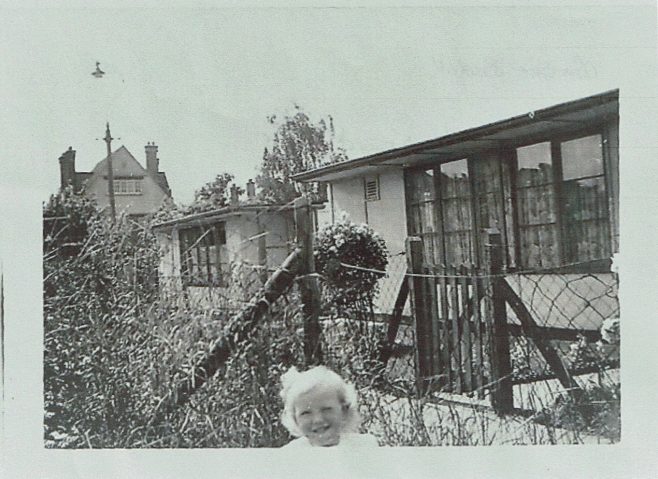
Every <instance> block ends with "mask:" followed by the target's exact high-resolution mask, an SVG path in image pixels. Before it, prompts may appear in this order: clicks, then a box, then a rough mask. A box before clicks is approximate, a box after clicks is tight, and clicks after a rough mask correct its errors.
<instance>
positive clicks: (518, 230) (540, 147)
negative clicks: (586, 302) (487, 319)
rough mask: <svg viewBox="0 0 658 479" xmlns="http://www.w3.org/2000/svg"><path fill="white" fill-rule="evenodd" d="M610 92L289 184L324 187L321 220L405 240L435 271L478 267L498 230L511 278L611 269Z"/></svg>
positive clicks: (614, 212) (614, 175)
mask: <svg viewBox="0 0 658 479" xmlns="http://www.w3.org/2000/svg"><path fill="white" fill-rule="evenodd" d="M618 97H619V95H618V91H616V90H615V91H610V92H606V93H602V94H599V95H595V96H591V97H587V98H583V99H580V100H576V101H572V102H569V103H564V104H560V105H556V106H552V107H549V108H545V109H541V110H536V111H533V112H529V113H525V114H523V115H519V116H516V117H514V118H510V119H506V120H503V121H499V122H496V123H492V124H488V125H485V126H481V127H477V128H473V129H470V130H465V131H461V132H458V133H454V134H450V135H447V136H444V137H441V138H437V139H434V140H429V141H425V142H422V143H416V144H413V145H409V146H404V147H401V148H396V149H394V150H389V151H384V152H381V153H376V154H373V155H369V156H366V157H363V158H357V159H354V160H351V161H347V162H343V163H338V164H333V165H329V166H326V167H323V168H319V169H315V170H311V171H307V172H304V173H301V174H298V175H296V176H295V180H297V181H301V182H305V181H322V182H327V183H329V213H330V214H331V217H332V218H336V217H337V215H338V214H339V212H341V211H343V212H346V213H347V214H348V215H349V216H350V217H351V218H352V220H354V221H358V222H366V223H368V224H370V225H371V226H372V227H373V228H374V229H375V230H376V231H378V232H379V233H380V234H382V235H383V237H384V239H385V240H386V241H387V244H388V246H389V250H390V251H392V252H395V251H402V250H403V248H404V239H405V237H406V236H407V235H414V236H420V237H422V238H423V240H424V244H425V247H426V255H427V258H428V259H431V260H433V262H435V263H437V264H461V263H478V262H479V261H480V260H481V258H482V255H483V247H484V236H483V234H482V231H483V229H485V228H493V227H495V228H498V229H499V230H500V231H501V233H502V235H503V242H504V244H505V245H506V248H505V251H506V254H505V258H504V261H505V267H506V269H507V270H508V271H515V270H526V269H536V268H542V269H544V268H548V267H551V268H558V267H560V268H563V267H566V266H568V265H577V268H578V269H582V268H586V269H588V270H589V271H592V270H597V271H609V258H610V256H611V255H612V254H613V253H614V252H616V251H617V249H618V237H619V219H618V201H619V186H618V171H619V167H618V164H619V158H618V124H619V120H618Z"/></svg>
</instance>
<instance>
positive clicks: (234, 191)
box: [229, 185, 240, 207]
mask: <svg viewBox="0 0 658 479" xmlns="http://www.w3.org/2000/svg"><path fill="white" fill-rule="evenodd" d="M238 196H239V195H238V187H237V185H231V198H230V200H229V205H230V206H234V207H235V206H238V204H239V203H240V200H239V198H238Z"/></svg>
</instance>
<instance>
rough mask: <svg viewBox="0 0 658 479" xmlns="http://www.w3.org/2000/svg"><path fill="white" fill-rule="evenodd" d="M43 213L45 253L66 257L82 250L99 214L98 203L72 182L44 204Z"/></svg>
mask: <svg viewBox="0 0 658 479" xmlns="http://www.w3.org/2000/svg"><path fill="white" fill-rule="evenodd" d="M42 214H43V251H44V253H51V252H53V253H55V254H60V255H65V256H70V255H75V254H76V253H77V252H78V251H79V249H80V247H81V246H82V241H83V240H84V239H85V238H86V237H87V234H88V229H89V225H90V224H91V223H92V222H94V221H97V220H98V218H99V215H100V213H99V211H98V209H97V207H96V203H95V202H94V201H92V200H90V199H88V198H87V197H85V196H84V195H83V194H82V193H80V192H76V191H74V189H73V187H72V186H70V185H69V186H67V187H65V188H63V189H62V190H61V191H60V192H59V193H57V194H54V195H51V196H50V198H49V200H48V201H47V202H46V203H44V204H43V206H42Z"/></svg>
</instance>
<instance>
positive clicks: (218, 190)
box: [187, 173, 244, 213]
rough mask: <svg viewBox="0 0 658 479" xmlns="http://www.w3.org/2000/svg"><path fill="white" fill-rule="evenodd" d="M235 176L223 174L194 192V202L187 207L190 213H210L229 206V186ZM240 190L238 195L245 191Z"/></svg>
mask: <svg viewBox="0 0 658 479" xmlns="http://www.w3.org/2000/svg"><path fill="white" fill-rule="evenodd" d="M233 178H234V176H233V175H232V174H230V173H221V174H219V175H217V176H216V177H215V179H214V180H212V181H209V182H208V183H206V184H205V185H203V186H202V187H201V188H200V189H198V190H196V191H195V192H194V201H193V202H192V203H191V204H190V205H189V206H188V207H187V209H188V210H189V212H190V213H198V212H201V211H210V210H216V209H219V208H223V207H225V206H228V205H229V188H228V186H229V184H230V183H231V182H232V181H233ZM237 188H238V195H240V194H242V193H243V192H244V190H243V189H242V188H240V187H237Z"/></svg>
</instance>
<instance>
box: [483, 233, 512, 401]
mask: <svg viewBox="0 0 658 479" xmlns="http://www.w3.org/2000/svg"><path fill="white" fill-rule="evenodd" d="M486 233H487V243H486V250H487V259H488V271H487V272H488V275H489V276H490V281H491V283H490V284H491V285H492V287H491V290H490V291H491V295H492V297H491V302H490V304H491V310H490V315H491V316H490V317H491V346H490V348H491V349H490V350H491V376H492V377H491V382H492V383H493V385H492V388H491V405H492V406H493V408H494V409H495V410H496V412H497V413H499V414H504V413H509V412H511V411H512V410H513V409H514V396H513V394H512V365H511V361H510V351H509V348H510V346H509V336H508V332H507V309H506V304H505V296H504V292H503V289H502V286H501V284H502V283H501V282H502V281H505V278H504V277H503V276H502V272H503V245H502V239H501V235H500V232H499V231H498V230H497V229H495V228H491V229H487V230H486Z"/></svg>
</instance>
